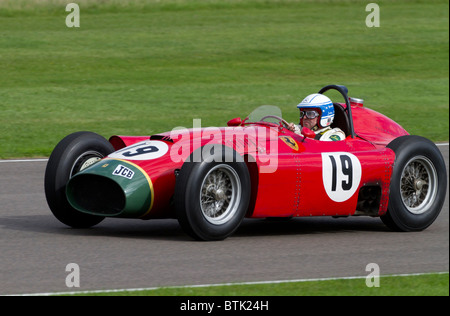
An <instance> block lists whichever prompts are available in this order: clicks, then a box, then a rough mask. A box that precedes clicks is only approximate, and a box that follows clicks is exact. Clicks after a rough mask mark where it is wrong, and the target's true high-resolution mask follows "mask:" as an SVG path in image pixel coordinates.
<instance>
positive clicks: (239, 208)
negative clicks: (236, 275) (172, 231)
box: [175, 145, 251, 241]
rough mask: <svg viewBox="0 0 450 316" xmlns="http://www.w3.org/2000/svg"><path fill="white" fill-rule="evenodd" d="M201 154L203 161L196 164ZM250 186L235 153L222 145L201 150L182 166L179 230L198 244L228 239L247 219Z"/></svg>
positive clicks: (177, 197)
mask: <svg viewBox="0 0 450 316" xmlns="http://www.w3.org/2000/svg"><path fill="white" fill-rule="evenodd" d="M212 148H214V149H212ZM202 152H203V154H204V155H203V157H201V161H194V159H195V158H194V157H200V153H202ZM205 153H206V154H205ZM197 154H199V155H197ZM250 186H251V183H250V174H249V171H248V169H247V166H246V164H245V162H244V161H243V159H242V157H240V155H239V154H237V153H236V152H235V151H234V150H233V149H231V148H228V147H225V146H221V145H214V146H211V147H209V148H208V147H207V146H205V147H202V148H200V149H198V150H197V151H196V152H194V153H193V154H191V156H190V157H189V159H188V161H186V162H185V163H184V164H183V166H182V168H181V170H180V173H179V175H178V177H177V182H176V185H175V206H176V212H177V218H178V221H179V223H180V226H181V227H182V229H183V230H184V231H185V232H186V233H187V234H188V235H190V236H191V237H193V238H194V239H196V240H205V241H206V240H222V239H225V238H226V237H228V236H230V235H231V234H232V233H233V232H234V231H235V230H236V229H237V228H238V227H239V225H240V224H241V222H242V220H243V219H244V216H245V214H246V212H247V209H248V204H249V201H250V194H251V187H250Z"/></svg>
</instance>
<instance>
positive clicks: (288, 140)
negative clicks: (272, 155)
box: [280, 136, 298, 150]
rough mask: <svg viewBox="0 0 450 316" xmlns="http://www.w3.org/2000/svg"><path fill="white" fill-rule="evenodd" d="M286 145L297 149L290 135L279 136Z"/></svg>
mask: <svg viewBox="0 0 450 316" xmlns="http://www.w3.org/2000/svg"><path fill="white" fill-rule="evenodd" d="M280 138H281V139H282V140H283V142H285V144H286V145H288V146H289V147H291V148H292V149H294V150H298V144H297V142H296V141H295V140H294V139H293V138H292V137H291V136H281V137H280Z"/></svg>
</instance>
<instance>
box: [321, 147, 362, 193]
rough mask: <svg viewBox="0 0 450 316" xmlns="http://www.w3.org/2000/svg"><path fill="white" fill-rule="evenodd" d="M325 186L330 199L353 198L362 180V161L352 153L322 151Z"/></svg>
mask: <svg viewBox="0 0 450 316" xmlns="http://www.w3.org/2000/svg"><path fill="white" fill-rule="evenodd" d="M322 179H323V186H324V187H325V191H326V192H327V194H328V196H329V197H330V199H332V200H333V201H335V202H344V201H346V200H348V199H349V198H351V197H352V196H353V194H354V193H355V192H356V190H357V189H358V187H359V183H360V182H361V163H360V161H359V159H358V158H357V157H356V156H355V155H353V154H350V153H346V152H333V153H322Z"/></svg>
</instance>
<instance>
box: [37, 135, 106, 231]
mask: <svg viewBox="0 0 450 316" xmlns="http://www.w3.org/2000/svg"><path fill="white" fill-rule="evenodd" d="M113 151H114V148H113V146H112V145H111V144H110V143H109V142H108V141H107V140H106V139H105V138H103V137H102V136H100V135H98V134H95V133H92V132H77V133H73V134H70V135H68V136H66V137H65V138H64V139H62V140H61V141H60V142H59V143H58V145H56V147H55V149H54V150H53V152H52V154H51V155H50V158H49V160H48V163H47V168H46V170H45V181H44V182H45V183H44V186H45V196H46V198H47V204H48V206H49V207H50V210H51V211H52V213H53V215H54V216H55V217H56V218H57V219H58V220H59V221H60V222H62V223H63V224H66V225H68V226H71V227H73V228H88V227H91V226H94V225H96V224H98V223H100V222H101V221H102V220H103V219H104V217H102V216H95V215H89V214H84V213H81V212H79V211H77V210H75V209H74V208H73V207H72V206H71V205H70V204H69V202H68V201H67V197H66V184H67V182H68V181H69V179H70V178H71V177H72V176H73V175H75V174H76V173H77V172H79V171H81V170H83V169H85V168H87V167H89V166H90V165H91V164H93V163H95V162H97V161H98V160H100V159H102V158H103V157H105V156H107V155H108V154H110V153H112V152H113Z"/></svg>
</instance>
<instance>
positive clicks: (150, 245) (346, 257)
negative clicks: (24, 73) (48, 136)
mask: <svg viewBox="0 0 450 316" xmlns="http://www.w3.org/2000/svg"><path fill="white" fill-rule="evenodd" d="M439 148H440V150H441V151H442V153H443V154H444V157H445V160H446V164H447V174H448V161H449V146H448V144H447V145H443V146H439ZM45 166H46V161H45V160H44V161H40V160H33V161H14V162H12V161H9V162H5V161H0V201H1V203H0V256H1V257H0V295H5V294H22V293H48V292H64V291H86V290H101V289H124V288H147V287H159V286H176V285H194V284H217V283H229V282H253V281H271V280H293V279H310V278H328V277H349V276H365V275H367V274H369V272H366V266H367V264H369V263H376V264H378V266H379V268H380V273H381V274H382V275H385V274H403V273H423V272H445V271H449V201H448V193H447V198H446V202H445V204H444V208H443V209H442V212H441V214H440V215H439V217H438V218H437V220H436V222H435V223H434V224H433V225H431V226H430V227H429V228H428V229H427V230H425V231H423V232H419V233H395V232H391V231H389V230H388V229H387V228H386V227H385V226H384V224H382V222H381V221H380V219H378V218H368V217H352V218H341V219H333V218H296V219H293V220H291V221H288V222H269V221H266V220H245V221H244V223H243V224H242V225H241V227H240V228H239V230H238V231H237V232H236V233H235V234H234V235H233V236H231V237H229V238H228V239H226V240H225V241H221V242H195V241H192V240H191V239H190V238H189V237H187V236H186V235H185V234H184V233H183V232H182V231H181V229H180V227H179V225H178V222H177V221H176V220H153V221H140V220H127V219H122V220H120V219H106V220H104V221H103V222H102V223H100V224H99V225H97V226H96V227H94V228H91V229H80V230H76V229H71V228H68V227H66V226H65V225H63V224H61V223H60V222H59V221H57V220H56V219H55V218H54V217H53V215H51V213H50V210H49V209H48V206H47V203H46V201H45V196H44V189H43V178H44V170H45ZM69 263H76V264H78V266H79V268H80V287H76V288H69V287H67V286H66V277H67V276H68V275H69V273H70V271H69V272H66V266H67V265H68V264H69ZM361 286H362V287H363V286H365V281H364V279H362V280H361ZM293 294H295V293H293ZM299 294H301V293H299Z"/></svg>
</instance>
